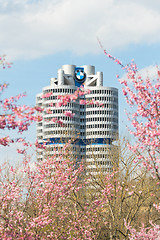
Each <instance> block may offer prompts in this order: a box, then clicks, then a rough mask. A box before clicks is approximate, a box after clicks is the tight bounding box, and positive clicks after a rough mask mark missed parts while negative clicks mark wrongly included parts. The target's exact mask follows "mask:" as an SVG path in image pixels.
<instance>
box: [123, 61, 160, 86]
mask: <svg viewBox="0 0 160 240" xmlns="http://www.w3.org/2000/svg"><path fill="white" fill-rule="evenodd" d="M159 69H160V66H158V65H150V66H147V67H145V68H142V69H139V70H138V72H137V75H139V76H141V78H142V79H143V80H146V79H147V78H149V79H150V80H151V81H154V80H156V79H157V76H158V75H157V71H158V70H159ZM122 79H126V80H127V81H129V82H131V79H130V80H128V78H127V76H126V74H124V75H123V76H122V77H121V80H122Z"/></svg>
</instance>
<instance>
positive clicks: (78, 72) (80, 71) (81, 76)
mask: <svg viewBox="0 0 160 240" xmlns="http://www.w3.org/2000/svg"><path fill="white" fill-rule="evenodd" d="M85 78H86V74H85V72H84V68H76V69H75V79H76V81H77V82H79V83H83V82H84V81H85Z"/></svg>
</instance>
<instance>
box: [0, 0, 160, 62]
mask: <svg viewBox="0 0 160 240" xmlns="http://www.w3.org/2000/svg"><path fill="white" fill-rule="evenodd" d="M0 5H1V10H0V31H1V34H0V52H1V53H6V54H7V55H8V56H11V57H12V59H24V58H26V59H31V58H38V57H41V56H45V55H48V54H54V53H56V52H60V51H65V50H66V51H68V50H71V51H73V52H74V53H76V54H80V55H81V54H85V53H97V52H98V51H100V49H99V46H98V44H97V40H96V36H99V37H100V38H101V39H102V41H103V44H104V45H105V47H106V48H107V49H110V50H112V49H115V48H119V47H124V46H126V45H128V44H131V43H142V42H143V43H148V44H150V43H154V42H160V24H159V22H160V15H159V10H160V3H159V0H157V1H156V0H154V1H152V5H151V4H150V1H149V0H145V1H144V0H143V1H138V0H135V1H128V0H107V1H106V0H29V1H27V0H23V1H22V0H14V1H13V0H0Z"/></svg>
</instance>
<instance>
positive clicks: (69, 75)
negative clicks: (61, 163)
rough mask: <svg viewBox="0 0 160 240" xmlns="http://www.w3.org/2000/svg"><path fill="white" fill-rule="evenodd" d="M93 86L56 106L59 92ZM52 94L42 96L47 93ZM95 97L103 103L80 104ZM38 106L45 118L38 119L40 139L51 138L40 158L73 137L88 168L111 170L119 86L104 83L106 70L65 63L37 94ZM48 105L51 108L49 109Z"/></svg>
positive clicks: (76, 155)
mask: <svg viewBox="0 0 160 240" xmlns="http://www.w3.org/2000/svg"><path fill="white" fill-rule="evenodd" d="M82 84H83V85H84V89H86V90H90V91H89V93H88V94H86V95H83V96H80V97H79V98H78V99H76V100H75V101H72V102H70V103H68V104H67V105H66V106H61V107H59V108H57V107H56V106H55V104H56V103H57V102H58V101H59V99H57V97H58V96H59V95H61V96H63V95H71V94H73V93H74V92H75V91H76V90H77V88H78V87H80V86H81V85H82ZM50 92H51V93H52V95H51V96H48V97H46V98H43V97H42V96H43V95H45V94H47V93H50ZM92 99H94V100H95V102H96V101H99V102H100V103H103V106H100V105H98V104H94V103H93V104H80V103H81V102H82V101H81V100H85V101H87V102H90V101H92ZM36 104H37V106H40V107H43V108H44V111H43V113H42V118H43V120H42V121H41V122H39V123H37V138H38V142H39V143H42V142H44V141H45V142H48V144H47V150H46V151H42V150H41V151H39V153H38V156H37V158H38V160H42V159H43V158H44V157H45V155H47V156H52V155H53V154H54V153H55V149H57V151H58V149H59V148H62V147H63V143H64V140H68V139H73V141H72V149H73V155H74V156H75V157H76V159H77V161H80V160H81V159H83V160H85V163H86V170H87V172H88V173H89V172H91V173H92V174H94V173H95V172H96V171H97V170H96V169H97V166H98V167H99V168H100V169H101V171H102V172H110V171H112V162H111V161H110V160H109V158H108V149H111V148H112V146H113V145H112V143H113V141H114V140H116V139H117V134H118V89H116V88H113V87H104V86H103V73H102V72H97V73H95V67H94V66H88V65H87V66H81V67H77V66H75V65H63V66H62V67H61V69H59V70H58V76H57V78H51V82H50V85H49V86H47V87H44V88H43V90H42V93H40V94H37V96H36ZM47 109H50V110H49V112H48V111H47ZM65 111H71V112H72V113H74V117H73V118H70V117H67V116H64V112H65ZM52 118H56V119H58V120H62V122H63V125H59V124H57V123H53V122H50V119H52Z"/></svg>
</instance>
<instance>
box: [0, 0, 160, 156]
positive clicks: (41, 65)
mask: <svg viewBox="0 0 160 240" xmlns="http://www.w3.org/2000/svg"><path fill="white" fill-rule="evenodd" d="M0 6H1V7H0V31H1V34H0V53H1V54H7V59H8V60H9V61H13V67H12V68H11V69H8V70H7V69H6V70H2V69H1V70H0V76H1V82H3V81H5V82H8V83H9V84H10V86H9V88H8V90H7V93H6V96H7V95H8V96H10V95H16V94H18V93H23V92H26V93H27V97H26V98H25V99H24V101H23V103H26V104H28V105H34V104H35V95H36V94H37V93H39V92H41V90H42V88H43V87H44V86H47V85H49V83H50V78H51V77H56V76H57V70H58V69H59V68H60V67H61V66H62V65H64V64H75V65H77V66H81V65H95V67H96V70H97V71H102V72H103V73H104V86H113V87H117V88H118V89H119V102H120V104H119V108H120V121H119V123H120V134H121V135H123V134H124V135H125V134H126V133H127V132H126V130H125V125H126V124H127V120H126V117H125V114H124V108H126V105H125V102H124V97H123V96H122V94H121V86H120V84H119V83H118V82H117V79H116V74H119V75H120V76H122V75H123V72H122V71H121V69H120V67H119V66H118V65H116V64H115V63H113V62H112V61H111V60H110V59H107V58H106V56H105V55H104V54H103V51H102V50H101V48H100V47H99V45H98V42H97V39H96V37H97V36H98V37H99V38H100V40H101V41H102V44H103V46H104V47H105V49H106V50H107V51H108V52H110V53H111V54H112V55H113V56H115V57H117V58H119V59H120V60H122V62H123V63H124V64H126V63H129V62H130V61H131V59H134V60H135V62H136V63H137V65H138V67H139V69H145V70H146V71H151V74H154V66H155V65H160V50H159V49H160V1H159V0H152V1H150V0H134V1H131V0H81V1H80V0H29V1H27V0H0ZM27 136H28V138H29V139H31V141H33V140H34V137H35V127H34V126H33V127H32V128H31V130H30V132H29V133H28V134H27ZM5 151H7V152H8V150H5Z"/></svg>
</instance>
